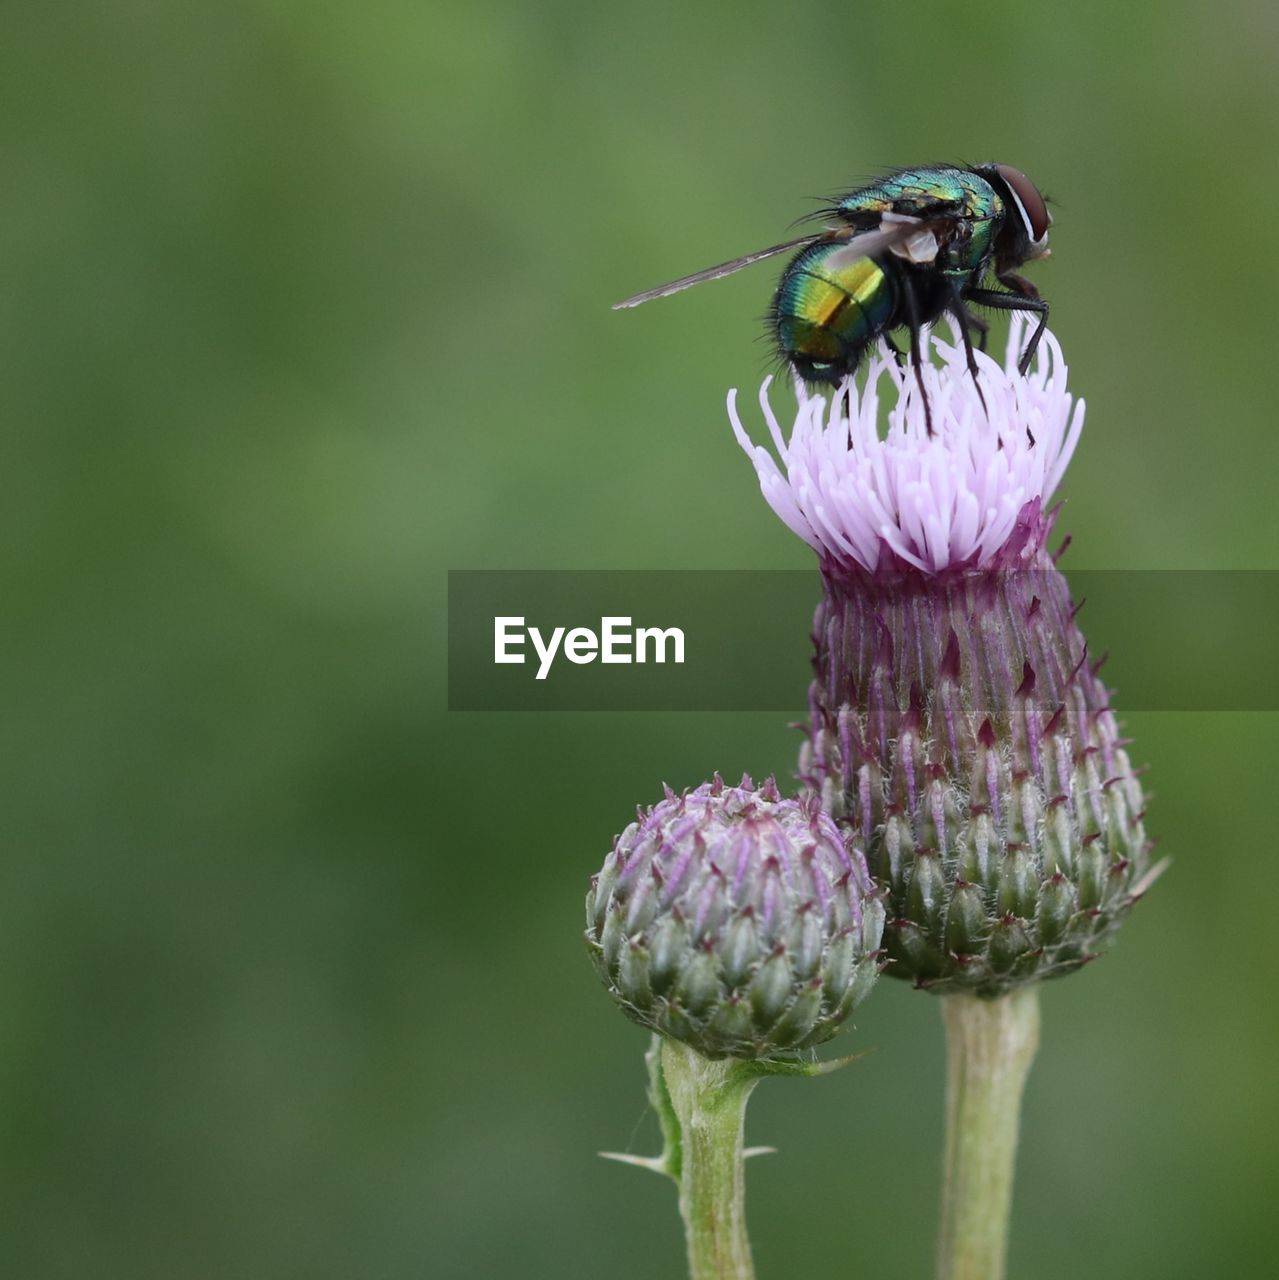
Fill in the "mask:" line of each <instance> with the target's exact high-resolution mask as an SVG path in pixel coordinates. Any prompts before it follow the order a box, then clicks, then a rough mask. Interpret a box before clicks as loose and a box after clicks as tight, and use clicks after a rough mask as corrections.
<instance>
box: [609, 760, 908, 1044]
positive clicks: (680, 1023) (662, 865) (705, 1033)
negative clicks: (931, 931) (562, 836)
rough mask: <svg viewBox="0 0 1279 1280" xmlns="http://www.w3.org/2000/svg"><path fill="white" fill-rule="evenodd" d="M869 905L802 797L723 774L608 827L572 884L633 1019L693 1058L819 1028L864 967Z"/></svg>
mask: <svg viewBox="0 0 1279 1280" xmlns="http://www.w3.org/2000/svg"><path fill="white" fill-rule="evenodd" d="M882 928H883V906H882V903H881V902H880V901H879V899H878V897H877V896H876V895H875V893H874V891H873V890H872V887H871V884H870V877H869V875H868V873H867V869H866V863H865V860H864V859H863V857H862V855H861V854H860V853H859V852H858V851H856V850H854V849H850V848H849V847H848V846H847V844H846V841H845V838H844V836H843V835H842V834H841V832H840V831H839V830H838V829H837V827H836V826H835V823H834V822H833V821H832V820H831V818H830V817H829V815H827V814H826V813H824V812H822V810H821V808H820V806H819V805H818V804H817V802H816V800H815V798H813V797H806V798H802V799H799V800H789V799H783V798H782V796H781V794H780V793H779V792H778V789H777V785H776V783H775V782H773V780H772V779H769V780H768V781H767V782H765V783H764V785H763V786H762V787H759V788H756V787H755V785H754V783H753V782H752V781H751V779H750V778H749V777H743V779H742V781H741V784H740V786H736V787H732V786H726V785H725V784H724V782H723V780H722V779H721V778H720V777H719V776H718V774H717V775H716V776H715V780H714V781H713V782H710V783H705V784H703V785H702V786H700V787H698V788H697V789H696V790H694V791H690V792H688V793H686V794H684V795H675V794H674V793H673V792H672V791H670V790H669V788H668V789H667V791H666V796H665V799H664V800H662V801H661V802H660V803H658V804H657V805H655V806H653V807H652V808H651V809H649V810H648V811H647V812H644V811H641V812H640V813H639V815H638V817H637V820H636V821H635V822H633V823H631V825H630V826H628V827H627V828H626V830H625V831H623V832H622V834H621V835H620V836H618V837H617V840H616V841H615V842H614V845H613V849H612V851H611V852H610V853H609V855H608V857H607V859H606V860H605V862H604V866H603V868H602V869H601V871H600V872H599V874H598V875H596V876H594V877H592V880H591V888H590V892H589V893H588V894H587V897H586V941H587V945H588V947H589V948H590V952H591V957H592V959H593V960H594V963H595V967H596V970H597V972H598V973H599V976H600V978H601V980H602V981H603V982H604V985H605V986H606V987H607V988H608V991H609V994H610V995H612V997H613V998H614V999H615V1000H616V1001H617V1002H618V1004H620V1005H621V1007H622V1009H623V1010H624V1012H625V1013H626V1014H627V1015H628V1016H629V1017H630V1018H632V1019H633V1020H634V1021H636V1022H638V1023H640V1024H641V1025H643V1026H646V1027H650V1028H652V1029H653V1030H654V1031H658V1032H660V1033H661V1034H662V1035H664V1036H667V1037H669V1038H670V1039H673V1040H678V1041H682V1042H683V1043H685V1044H687V1045H689V1046H690V1047H691V1048H693V1049H695V1050H696V1051H697V1052H698V1053H700V1054H701V1055H702V1056H703V1057H705V1058H712V1059H714V1058H724V1057H734V1058H762V1057H768V1056H770V1055H773V1054H776V1053H779V1052H782V1051H793V1050H799V1049H804V1048H808V1047H809V1046H812V1045H816V1044H820V1043H821V1042H822V1041H824V1040H827V1039H829V1038H830V1037H831V1036H832V1035H834V1034H835V1032H836V1031H837V1030H838V1028H839V1026H840V1023H842V1022H843V1020H844V1019H845V1018H846V1017H847V1016H848V1014H849V1012H850V1011H851V1010H852V1008H853V1006H854V1005H855V1004H856V1003H857V1002H858V1001H859V1000H860V999H861V997H862V996H863V995H864V994H865V993H866V992H867V990H869V988H870V986H871V984H872V983H873V982H874V979H875V977H876V976H877V973H878V967H879V966H878V961H877V948H878V947H879V943H880V936H881V932H882Z"/></svg>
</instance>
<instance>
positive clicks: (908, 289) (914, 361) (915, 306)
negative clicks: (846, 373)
mask: <svg viewBox="0 0 1279 1280" xmlns="http://www.w3.org/2000/svg"><path fill="white" fill-rule="evenodd" d="M902 295H903V297H904V299H905V302H906V327H907V329H909V330H910V363H911V367H912V368H913V369H914V370H915V381H916V382H917V383H918V384H919V394H920V398H921V399H922V400H923V402H924V426H925V427H926V428H927V430H928V434H929V436H930V437H931V436H932V435H933V407H932V405H931V404H929V403H928V390H927V388H926V387H925V386H924V361H923V357H922V355H921V354H920V350H919V301H918V299H917V298H916V297H915V286H914V285H913V284H912V283H911V279H910V277H909V276H905V277H904V278H903V279H902Z"/></svg>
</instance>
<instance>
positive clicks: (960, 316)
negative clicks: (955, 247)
mask: <svg viewBox="0 0 1279 1280" xmlns="http://www.w3.org/2000/svg"><path fill="white" fill-rule="evenodd" d="M950 309H951V311H952V313H953V314H954V316H955V319H956V320H957V321H958V323H959V336H960V337H961V338H962V339H963V340H964V355H965V357H966V358H967V360H968V373H969V376H970V377H971V378H972V380H973V386H974V387H976V388H977V399H978V400H980V401H981V407H982V412H983V413H984V414H985V415H986V417H988V418H989V417H990V409H989V408H987V406H986V397H985V395H984V393H983V392H982V389H981V380H980V379H979V378H978V376H977V375H978V373H979V372H980V371H979V370H978V368H977V357H976V356H975V355H973V340H972V335H971V334H970V333H969V329H970V327H975V326H974V325H973V319H974V317H973V316H971V315H969V313H968V308H967V307H966V306H964V299H963V295H962V294H961V293H960V291H959V286H958V285H957V284H956V283H955V282H954V281H953V280H952V281H951V282H950ZM982 327H983V328H985V329H989V328H990V326H989V325H988V324H986V323H985V322H984V321H983V322H982ZM981 336H982V338H983V339H984V338H985V336H986V335H985V334H984V333H983V334H982V335H981ZM984 349H985V348H984V347H983V350H984Z"/></svg>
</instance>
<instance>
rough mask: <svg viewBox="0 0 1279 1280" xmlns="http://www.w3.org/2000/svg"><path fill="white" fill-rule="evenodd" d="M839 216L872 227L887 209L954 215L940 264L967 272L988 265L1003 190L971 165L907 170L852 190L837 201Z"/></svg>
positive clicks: (923, 214) (1002, 207)
mask: <svg viewBox="0 0 1279 1280" xmlns="http://www.w3.org/2000/svg"><path fill="white" fill-rule="evenodd" d="M832 212H834V213H835V214H836V216H838V217H841V218H843V219H846V220H848V221H851V222H854V223H856V224H861V223H866V224H867V225H872V224H878V221H879V219H880V218H881V217H882V216H883V215H884V214H885V213H900V214H906V215H908V216H910V217H917V218H925V217H930V216H937V215H939V214H944V215H946V216H947V218H948V219H953V224H952V225H953V227H954V231H955V237H954V238H953V239H951V240H949V241H948V242H947V243H945V244H943V246H942V251H941V254H940V255H939V260H938V265H939V266H940V267H941V269H942V271H943V272H944V273H945V274H947V275H957V276H968V275H970V274H971V273H972V272H973V271H975V270H977V269H979V268H981V267H983V266H984V265H985V263H986V261H987V259H988V258H989V257H990V253H991V250H992V248H993V241H994V234H995V231H996V230H997V229H998V227H999V224H1000V223H1001V221H1002V220H1003V217H1004V214H1005V212H1006V208H1005V204H1004V201H1003V199H1002V198H1001V197H1000V195H999V193H998V192H997V191H996V190H995V188H994V187H993V186H991V184H990V183H989V182H987V181H986V179H985V178H983V177H982V176H981V174H979V173H975V172H973V170H971V169H954V168H948V167H941V168H923V169H903V170H901V171H900V172H898V173H893V174H889V175H888V176H887V177H884V178H881V179H880V180H879V181H878V182H873V183H871V184H870V185H869V186H865V187H860V188H858V190H856V191H850V192H849V193H848V194H847V195H846V196H843V197H841V198H840V199H839V201H838V202H837V203H836V204H835V205H834V207H833V210H832Z"/></svg>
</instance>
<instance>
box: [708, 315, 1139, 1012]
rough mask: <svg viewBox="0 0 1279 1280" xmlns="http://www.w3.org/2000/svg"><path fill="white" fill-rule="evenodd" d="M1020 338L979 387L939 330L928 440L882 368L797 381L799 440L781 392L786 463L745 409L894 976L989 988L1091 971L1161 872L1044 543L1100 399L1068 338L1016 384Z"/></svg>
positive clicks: (811, 764) (841, 794)
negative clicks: (799, 599) (844, 379)
mask: <svg viewBox="0 0 1279 1280" xmlns="http://www.w3.org/2000/svg"><path fill="white" fill-rule="evenodd" d="M1026 333H1027V324H1026V321H1025V320H1024V319H1023V318H1021V317H1014V318H1013V320H1012V323H1011V325H1010V333H1009V336H1008V346H1007V350H1006V352H1005V356H1004V361H1003V363H1002V364H1000V363H998V362H996V361H995V360H993V359H990V358H988V357H986V356H983V355H981V354H978V355H977V362H978V367H979V374H980V392H979V390H978V386H977V385H976V384H975V383H974V381H973V378H972V377H971V375H970V374H969V371H968V368H967V364H966V360H965V357H964V353H963V350H962V348H961V347H960V346H959V345H957V344H948V343H945V342H943V341H941V340H939V339H938V338H937V337H936V336H934V335H931V334H929V335H925V337H924V339H923V341H924V344H925V351H926V353H927V363H926V364H925V366H924V382H925V386H926V388H927V393H928V398H929V403H930V405H931V409H932V422H933V427H934V431H933V434H931V435H930V434H929V432H928V426H927V422H926V419H925V412H924V403H923V399H922V397H921V396H920V393H919V387H918V384H917V382H916V378H915V374H914V371H913V370H912V369H910V368H901V367H899V366H898V365H897V364H896V362H895V360H893V359H892V358H891V357H890V356H889V355H887V354H881V355H877V356H875V357H874V358H873V359H871V360H870V361H869V362H868V365H867V369H866V374H865V382H864V385H863V387H862V388H861V389H860V390H859V389H858V387H857V386H856V385H855V384H853V383H852V382H851V381H850V382H848V383H845V384H844V385H843V386H841V387H840V388H839V389H838V390H837V391H836V392H835V394H834V395H833V396H832V397H831V400H830V402H829V403H828V402H827V400H826V398H825V397H823V396H820V395H810V394H808V393H807V392H805V391H804V390H802V389H799V390H798V391H797V398H798V402H799V403H798V408H797V411H796V415H795V422H794V426H793V427H792V428H791V431H790V435H789V438H787V437H786V436H785V435H784V434H783V432H782V430H781V427H780V426H779V424H778V422H777V419H776V417H775V416H774V414H773V412H772V409H771V408H770V406H769V403H768V399H767V391H768V384H767V383H765V384H764V387H763V388H762V389H761V393H760V404H761V406H762V408H763V411H764V417H765V420H766V421H767V423H768V428H769V433H770V435H771V437H772V443H773V446H774V448H775V450H776V457H774V455H773V453H772V452H770V451H769V450H768V449H766V448H764V447H762V446H759V445H756V444H754V443H753V442H752V441H751V440H750V439H749V437H748V436H747V434H746V431H745V429H744V428H743V426H742V423H741V420H740V418H739V417H738V415H737V411H736V407H735V404H734V400H733V397H732V396H730V397H729V415H730V417H731V419H732V422H733V429H734V431H735V433H736V435H737V439H738V442H739V443H740V444H741V446H742V448H743V449H745V450H746V452H747V453H748V454H749V456H750V458H751V461H752V462H753V463H754V465H755V470H756V472H757V474H758V476H759V481H760V487H761V488H762V490H763V493H764V497H765V498H766V499H767V501H768V503H769V505H770V506H771V507H772V508H773V510H774V511H775V512H776V513H777V514H778V516H780V517H781V519H782V520H783V522H784V523H785V524H786V525H787V526H788V527H789V528H790V529H792V530H793V531H794V532H795V533H797V534H798V535H799V536H800V537H801V538H803V539H804V540H805V541H806V542H807V543H808V544H809V545H810V546H811V547H812V548H813V549H814V550H815V551H816V552H817V554H818V556H819V558H820V563H821V570H822V581H823V587H824V592H823V598H822V600H821V602H820V604H819V605H818V608H817V611H816V614H815V616H814V620H813V653H814V657H813V671H814V679H813V682H812V685H811V688H810V692H809V723H808V726H807V727H808V735H807V741H806V742H805V744H804V747H803V749H802V751H801V754H800V761H799V776H800V779H801V781H802V782H803V783H804V785H805V786H806V787H807V788H809V789H810V790H811V791H813V792H814V793H815V794H817V795H818V796H819V797H820V798H821V803H822V805H823V807H825V808H826V809H827V810H829V812H830V813H831V814H832V816H833V817H834V818H835V819H836V820H837V821H838V822H840V823H841V824H842V826H843V828H844V829H845V830H847V831H848V832H849V833H850V835H851V838H852V840H853V843H854V847H855V848H856V849H857V850H859V851H860V852H861V853H863V854H864V856H865V858H866V861H867V865H868V866H869V868H870V871H871V875H872V876H873V877H874V879H875V880H876V882H877V883H878V884H879V886H880V888H881V889H882V890H883V891H884V892H885V893H886V894H887V898H888V919H887V921H886V924H885V929H884V944H885V948H886V950H887V953H888V956H889V958H890V965H889V969H888V972H889V973H890V974H895V975H898V976H900V977H905V978H909V979H911V980H912V981H913V982H915V983H916V984H917V985H918V986H922V987H929V988H931V989H933V990H937V991H943V992H944V991H956V990H960V991H968V992H975V993H977V994H980V995H984V996H994V995H999V994H1002V993H1004V992H1007V991H1009V990H1010V989H1012V988H1013V987H1016V986H1019V985H1021V984H1022V983H1025V982H1031V981H1035V980H1037V979H1041V978H1046V977H1053V976H1056V975H1059V974H1063V973H1068V972H1070V971H1072V970H1074V969H1078V968H1080V967H1081V966H1083V965H1084V964H1086V963H1088V961H1090V960H1092V959H1094V958H1095V957H1096V956H1097V955H1098V954H1099V952H1100V950H1101V948H1102V946H1103V944H1104V943H1105V942H1106V940H1107V939H1108V938H1109V937H1110V936H1111V935H1112V934H1113V933H1114V931H1115V930H1116V929H1117V928H1118V927H1119V924H1120V923H1121V922H1122V920H1123V919H1124V917H1125V916H1126V915H1127V914H1128V912H1129V911H1130V910H1131V908H1132V906H1133V905H1134V904H1135V903H1136V901H1137V900H1138V899H1139V898H1140V897H1141V896H1142V894H1143V893H1144V892H1145V889H1146V887H1147V885H1148V884H1149V883H1150V878H1151V876H1152V875H1153V874H1154V871H1153V870H1152V869H1151V867H1150V862H1149V852H1150V843H1149V841H1148V840H1147V839H1146V835H1145V830H1144V824H1143V819H1144V814H1145V800H1144V797H1143V794H1142V787H1141V783H1140V781H1139V779H1138V777H1137V774H1136V771H1135V770H1134V769H1133V768H1132V765H1131V763H1130V762H1129V759H1128V754H1127V751H1126V750H1125V745H1126V744H1125V742H1124V740H1123V738H1122V737H1121V736H1120V732H1119V726H1118V723H1117V721H1116V719H1115V715H1114V712H1113V711H1112V710H1111V706H1110V693H1109V690H1108V689H1107V688H1106V687H1105V684H1104V683H1103V682H1102V680H1101V678H1100V675H1099V667H1100V664H1099V663H1094V662H1093V661H1092V660H1091V659H1090V657H1089V654H1088V648H1087V645H1086V643H1085V641H1084V637H1083V635H1082V634H1081V633H1080V631H1079V628H1078V625H1077V624H1076V619H1075V615H1076V608H1075V605H1074V603H1073V601H1072V600H1071V596H1070V588H1069V585H1068V584H1067V582H1066V579H1065V577H1064V576H1063V575H1062V573H1061V572H1060V570H1059V569H1058V568H1057V566H1056V563H1055V560H1054V558H1053V556H1051V555H1050V554H1049V552H1048V550H1047V547H1046V540H1047V537H1048V534H1049V531H1050V529H1051V526H1052V520H1053V513H1052V512H1051V511H1049V510H1048V509H1047V507H1048V503H1049V502H1050V501H1051V499H1052V496H1053V493H1054V491H1055V489H1056V488H1057V486H1058V484H1060V482H1061V478H1062V475H1063V474H1064V472H1065V469H1066V465H1067V464H1068V463H1069V461H1070V456H1071V454H1072V453H1073V452H1074V448H1075V445H1076V443H1077V442H1078V439H1079V433H1080V431H1081V430H1082V427H1083V417H1084V406H1083V403H1082V401H1076V400H1075V398H1074V397H1073V396H1071V394H1070V393H1069V392H1068V391H1067V389H1066V365H1065V361H1064V360H1063V359H1062V354H1061V348H1060V347H1059V346H1058V344H1057V341H1056V339H1055V338H1054V337H1053V336H1052V334H1050V333H1045V334H1044V336H1043V341H1042V342H1041V344H1040V348H1039V351H1040V354H1039V357H1038V359H1037V361H1036V363H1035V366H1034V368H1033V369H1032V370H1031V371H1030V372H1029V373H1027V374H1026V375H1022V374H1020V373H1019V372H1018V371H1017V356H1018V353H1019V352H1020V351H1021V350H1022V348H1023V345H1024V342H1025V339H1026ZM934 360H935V361H937V362H938V363H933V361H934ZM885 388H886V389H887V391H888V393H889V394H891V396H892V400H891V402H890V403H889V404H888V405H887V407H886V408H885V409H883V411H882V413H883V416H886V419H887V426H886V428H885V429H883V430H882V431H881V427H880V418H881V404H880V396H881V392H883V391H884V390H885ZM983 397H984V404H983ZM779 460H780V461H779Z"/></svg>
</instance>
